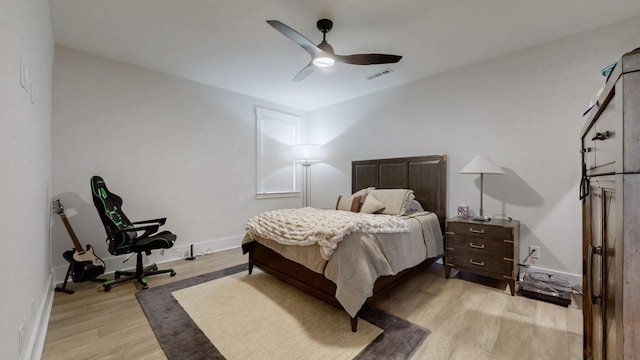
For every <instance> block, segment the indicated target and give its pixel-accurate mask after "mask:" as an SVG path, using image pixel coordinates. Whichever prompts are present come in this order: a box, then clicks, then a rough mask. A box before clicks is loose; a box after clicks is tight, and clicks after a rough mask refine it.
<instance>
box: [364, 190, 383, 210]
mask: <svg viewBox="0 0 640 360" xmlns="http://www.w3.org/2000/svg"><path fill="white" fill-rule="evenodd" d="M383 210H384V204H383V203H381V202H380V200H378V199H377V198H376V197H375V196H374V195H373V194H367V197H366V198H365V199H364V203H363V204H362V207H360V212H361V213H365V214H376V213H380V212H382V211H383Z"/></svg>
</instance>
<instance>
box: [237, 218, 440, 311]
mask: <svg viewBox="0 0 640 360" xmlns="http://www.w3.org/2000/svg"><path fill="white" fill-rule="evenodd" d="M321 211H328V212H339V211H338V210H321ZM340 213H344V212H340ZM360 215H364V214H360ZM396 218H397V219H401V220H402V221H403V222H404V223H405V224H406V226H407V227H408V229H409V231H403V232H397V233H364V232H357V231H354V232H351V233H350V234H347V235H345V236H344V237H343V238H342V240H341V241H340V242H339V246H337V248H336V249H335V251H334V252H333V255H332V256H331V257H330V258H329V260H325V259H324V258H323V257H322V252H321V251H319V250H318V245H317V244H312V245H309V246H291V245H284V244H281V243H279V242H277V241H274V240H270V239H268V238H265V237H264V236H263V235H264V234H252V233H251V232H250V231H248V232H247V235H246V236H245V238H244V239H243V243H247V242H251V241H258V242H260V243H261V244H263V245H265V246H267V247H269V248H271V249H272V250H274V251H276V252H278V253H280V254H281V255H282V256H284V257H285V258H287V259H289V260H292V261H295V262H297V263H300V264H302V265H304V266H305V267H307V268H309V269H311V270H313V271H315V272H317V273H321V274H324V275H325V277H327V278H328V279H329V280H331V281H333V282H334V283H335V284H336V294H335V296H336V299H337V300H338V301H339V302H340V304H341V305H342V306H343V307H344V309H345V310H346V311H347V312H348V313H349V315H351V316H354V317H355V316H356V314H357V313H358V311H359V310H360V308H361V307H362V305H363V304H364V302H365V301H366V299H367V298H369V297H370V296H371V295H372V294H373V285H374V283H375V281H376V279H377V278H378V277H380V276H385V275H395V274H397V273H398V272H400V271H402V270H404V269H407V268H410V267H413V266H415V265H418V264H419V263H421V262H422V261H423V260H425V259H426V258H432V257H436V256H440V255H442V253H443V243H442V233H441V231H440V224H439V222H438V218H437V216H436V215H435V214H433V213H430V212H420V213H415V214H412V215H410V216H402V217H396ZM248 230H249V229H248Z"/></svg>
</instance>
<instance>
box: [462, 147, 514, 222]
mask: <svg viewBox="0 0 640 360" xmlns="http://www.w3.org/2000/svg"><path fill="white" fill-rule="evenodd" d="M460 174H480V215H479V216H476V217H475V218H473V220H475V221H489V220H491V219H489V217H488V216H484V209H483V208H482V196H483V186H484V184H483V182H484V174H504V171H502V169H500V167H499V166H498V165H496V164H495V163H494V162H493V160H491V159H490V158H489V157H487V156H483V155H478V156H476V157H474V158H473V159H471V161H470V162H469V163H468V164H467V166H465V167H463V168H462V170H460Z"/></svg>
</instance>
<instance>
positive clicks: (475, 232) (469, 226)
mask: <svg viewBox="0 0 640 360" xmlns="http://www.w3.org/2000/svg"><path fill="white" fill-rule="evenodd" d="M447 234H448V235H461V236H468V237H474V238H483V239H499V240H504V239H506V240H513V228H510V227H503V226H495V225H486V224H480V223H469V222H449V223H448V224H447Z"/></svg>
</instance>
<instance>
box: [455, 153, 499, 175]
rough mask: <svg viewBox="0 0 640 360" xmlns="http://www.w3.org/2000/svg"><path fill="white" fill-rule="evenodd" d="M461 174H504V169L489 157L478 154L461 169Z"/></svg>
mask: <svg viewBox="0 0 640 360" xmlns="http://www.w3.org/2000/svg"><path fill="white" fill-rule="evenodd" d="M460 174H504V171H502V169H500V167H499V166H498V165H496V163H494V162H493V160H491V159H490V158H489V157H487V156H484V155H478V156H476V157H474V158H473V159H471V161H470V162H469V163H468V164H467V166H465V167H463V168H462V170H460Z"/></svg>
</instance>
